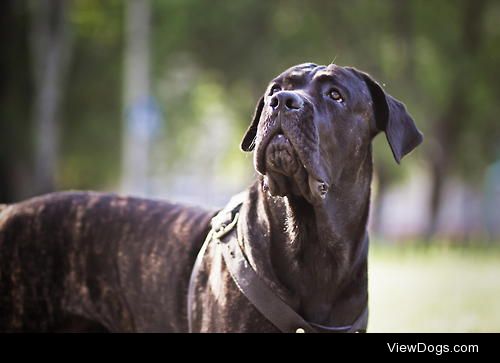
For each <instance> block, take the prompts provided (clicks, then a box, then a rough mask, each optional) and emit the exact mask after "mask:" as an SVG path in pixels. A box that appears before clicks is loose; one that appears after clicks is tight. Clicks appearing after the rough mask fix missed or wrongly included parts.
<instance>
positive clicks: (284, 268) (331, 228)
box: [238, 154, 372, 325]
mask: <svg viewBox="0 0 500 363" xmlns="http://www.w3.org/2000/svg"><path fill="white" fill-rule="evenodd" d="M361 169H362V170H358V171H357V172H356V173H345V175H350V176H354V177H355V180H352V177H351V178H350V177H345V178H344V180H338V181H337V184H334V185H333V188H332V190H331V192H330V193H328V195H327V198H326V200H325V201H324V203H322V204H321V205H316V206H313V205H311V204H309V203H307V202H306V201H305V200H304V199H302V198H300V197H272V196H270V195H269V194H268V193H266V192H264V191H263V189H262V184H261V181H260V180H259V181H258V182H257V183H256V184H255V185H254V186H252V187H251V188H250V190H249V193H250V194H252V195H251V196H250V198H248V200H251V201H252V203H251V204H253V205H248V206H243V208H242V211H241V212H242V213H241V217H240V218H244V219H246V221H245V223H241V224H240V225H239V227H238V228H248V230H246V231H245V233H241V234H240V236H241V235H243V236H249V238H248V240H243V241H242V243H243V246H244V248H245V252H246V254H247V256H248V257H249V260H250V262H251V264H253V265H254V268H256V270H257V272H258V273H259V274H260V275H261V277H263V278H264V279H265V280H267V282H268V283H269V284H271V285H273V287H274V288H275V289H276V291H278V293H279V294H280V295H281V297H282V298H284V299H286V300H287V301H288V303H290V304H291V305H292V306H293V307H294V308H295V309H297V311H298V312H299V313H301V314H302V315H303V316H304V318H305V319H307V320H309V321H312V322H316V323H319V324H325V325H333V324H335V325H346V324H350V323H352V321H353V319H355V318H356V317H357V316H356V315H357V314H359V313H360V312H361V311H362V309H363V307H364V305H365V304H366V301H367V277H366V268H367V261H366V259H367V247H368V246H367V243H368V239H367V238H366V224H367V219H368V211H369V200H370V182H371V175H372V164H371V154H370V155H369V158H368V159H367V160H366V162H365V163H364V164H363V165H362V166H361ZM252 236H255V238H252ZM252 240H253V243H252ZM255 241H259V245H258V246H257V245H255Z"/></svg>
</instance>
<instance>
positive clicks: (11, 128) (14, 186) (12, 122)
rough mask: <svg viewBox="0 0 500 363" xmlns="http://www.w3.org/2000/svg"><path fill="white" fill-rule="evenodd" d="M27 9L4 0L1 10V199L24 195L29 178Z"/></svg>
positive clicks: (20, 4)
mask: <svg viewBox="0 0 500 363" xmlns="http://www.w3.org/2000/svg"><path fill="white" fill-rule="evenodd" d="M28 20H29V18H28V10H27V4H26V3H25V2H22V1H16V0H6V1H3V2H2V4H1V11H0V42H1V44H2V56H1V57H0V202H12V201H15V200H18V199H19V198H21V197H23V196H25V195H26V192H27V189H29V188H28V187H27V183H26V180H29V179H30V173H29V170H30V160H31V155H32V153H31V139H30V137H29V136H27V135H29V134H30V133H31V128H30V123H29V115H30V109H31V107H30V105H31V102H30V101H31V100H32V90H31V87H30V85H31V83H30V75H31V72H30V71H29V69H30V57H29V46H28V41H27V40H28V32H29V28H28Z"/></svg>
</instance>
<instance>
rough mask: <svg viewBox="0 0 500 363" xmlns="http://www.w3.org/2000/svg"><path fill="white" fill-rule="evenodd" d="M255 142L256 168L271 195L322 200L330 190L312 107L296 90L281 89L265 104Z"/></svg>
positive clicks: (312, 200) (312, 201) (313, 201)
mask: <svg viewBox="0 0 500 363" xmlns="http://www.w3.org/2000/svg"><path fill="white" fill-rule="evenodd" d="M261 121H262V125H261V127H262V129H261V130H260V134H259V135H258V138H257V142H256V153H255V167H256V170H257V171H258V172H259V173H260V174H262V175H264V187H265V188H266V189H268V191H269V192H270V194H271V195H280V196H284V195H287V194H290V193H293V194H297V195H302V196H304V197H305V198H306V199H307V200H308V201H309V202H311V203H315V202H318V201H321V200H323V199H324V198H325V197H326V195H327V193H328V190H329V185H328V183H327V182H326V180H325V179H326V178H325V177H324V173H323V172H322V170H321V167H320V165H319V164H320V163H319V159H320V158H319V137H318V133H317V130H316V127H315V125H314V123H313V108H312V106H311V105H310V104H308V103H307V102H305V101H304V100H303V99H302V98H301V97H300V96H299V95H297V94H296V93H295V92H288V91H281V92H278V93H276V94H275V95H273V96H272V97H271V98H270V100H269V103H268V112H267V113H266V114H265V116H264V117H263V119H262V120H261Z"/></svg>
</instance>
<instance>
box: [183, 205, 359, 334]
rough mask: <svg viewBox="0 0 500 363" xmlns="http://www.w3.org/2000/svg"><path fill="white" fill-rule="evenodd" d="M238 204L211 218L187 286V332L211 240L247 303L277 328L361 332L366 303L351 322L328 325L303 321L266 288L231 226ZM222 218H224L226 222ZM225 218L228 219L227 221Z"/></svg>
mask: <svg viewBox="0 0 500 363" xmlns="http://www.w3.org/2000/svg"><path fill="white" fill-rule="evenodd" d="M230 204H231V203H230ZM240 206H241V203H239V204H238V205H236V206H234V207H233V208H231V209H230V210H229V211H228V209H229V208H226V209H224V210H223V211H221V212H220V213H219V214H218V215H217V216H216V217H214V219H213V221H212V230H211V231H210V233H209V234H208V236H207V238H206V239H205V242H204V243H203V246H202V248H201V250H200V252H199V253H198V256H197V258H196V262H195V264H194V267H193V271H192V273H191V278H190V281H189V288H188V306H187V314H188V325H189V332H192V331H193V326H192V324H193V316H192V314H193V310H194V308H195V306H194V305H193V304H194V296H195V283H194V282H195V279H196V276H197V275H198V272H199V269H200V267H201V263H202V260H203V256H204V255H205V251H206V249H207V246H208V244H209V243H210V241H212V240H213V241H214V242H215V243H218V244H219V245H220V247H221V252H222V256H223V258H224V261H225V263H226V266H227V268H228V271H229V273H230V275H231V277H232V279H233V281H234V283H235V284H236V286H237V287H238V289H239V290H240V291H241V293H242V294H243V295H245V297H246V298H247V299H248V300H249V301H250V303H251V304H252V305H253V306H254V307H255V308H256V309H257V310H258V311H259V312H260V313H261V314H262V315H263V316H264V317H265V318H266V319H267V320H269V321H270V322H271V323H272V324H273V325H274V326H276V327H277V328H278V329H279V330H280V331H282V332H284V333H294V332H296V333H317V332H325V333H337V332H352V333H354V332H364V331H365V329H366V325H367V321H368V305H366V306H365V308H364V310H363V311H362V312H361V314H360V315H359V317H358V318H357V319H356V320H355V322H354V323H353V324H352V325H347V326H340V327H328V326H324V325H320V324H315V323H309V322H307V321H305V320H304V319H303V318H302V317H301V316H300V315H299V314H297V313H296V312H295V311H294V310H293V309H292V308H291V307H290V306H289V305H288V304H286V303H285V302H284V301H283V300H281V298H280V297H279V296H277V295H276V294H275V293H274V291H272V290H271V289H270V288H269V286H268V285H267V284H266V283H265V282H264V281H263V280H262V279H261V278H260V277H259V276H258V275H257V273H256V272H255V270H254V269H253V268H252V266H251V265H250V263H249V262H248V260H247V258H246V256H245V255H244V253H243V250H242V249H241V246H240V244H239V242H238V238H237V231H236V228H234V227H235V226H236V224H237V222H238V217H239V213H238V212H239V209H240ZM228 207H229V205H228ZM221 221H222V222H221ZM223 221H226V223H225V222H223ZM227 221H229V222H230V223H228V224H227Z"/></svg>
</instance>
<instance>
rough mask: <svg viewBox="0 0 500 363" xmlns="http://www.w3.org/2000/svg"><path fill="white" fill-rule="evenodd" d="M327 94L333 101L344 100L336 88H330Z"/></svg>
mask: <svg viewBox="0 0 500 363" xmlns="http://www.w3.org/2000/svg"><path fill="white" fill-rule="evenodd" d="M328 95H329V96H330V98H331V99H332V100H334V101H337V102H339V103H341V102H344V99H343V98H342V95H341V94H340V92H339V91H338V90H336V89H335V88H333V89H331V90H330V91H329V92H328Z"/></svg>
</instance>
